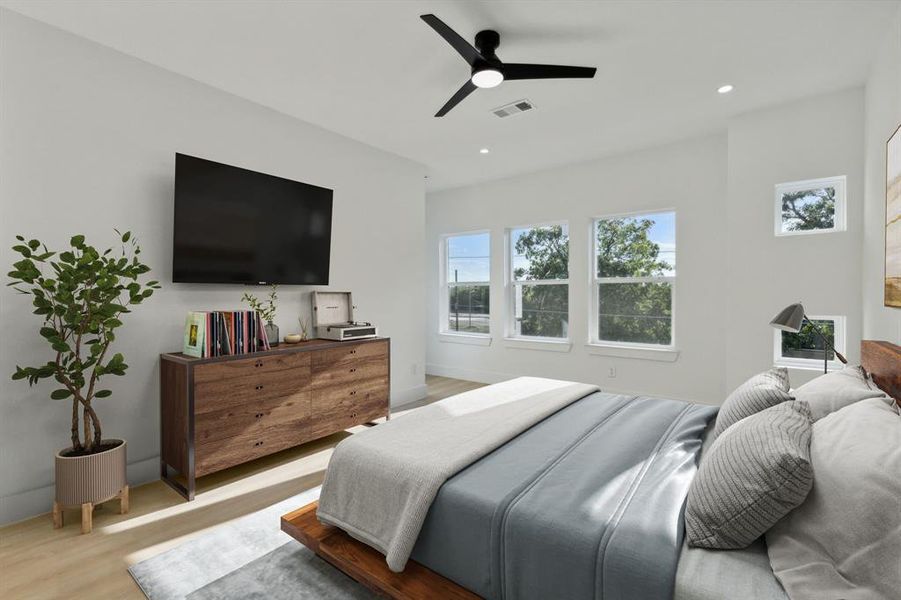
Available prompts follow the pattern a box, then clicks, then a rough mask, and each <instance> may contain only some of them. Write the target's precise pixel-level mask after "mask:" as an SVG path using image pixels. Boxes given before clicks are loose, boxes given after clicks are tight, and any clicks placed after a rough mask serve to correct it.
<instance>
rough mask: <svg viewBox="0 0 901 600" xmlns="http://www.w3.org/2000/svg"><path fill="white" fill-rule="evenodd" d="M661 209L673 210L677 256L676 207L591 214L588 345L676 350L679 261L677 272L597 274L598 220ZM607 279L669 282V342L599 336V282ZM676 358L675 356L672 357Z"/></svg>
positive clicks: (665, 210)
mask: <svg viewBox="0 0 901 600" xmlns="http://www.w3.org/2000/svg"><path fill="white" fill-rule="evenodd" d="M661 213H672V215H673V239H674V240H675V241H674V244H675V253H676V256H677V257H678V253H679V228H678V219H679V215H678V211H677V210H676V209H675V208H660V209H646V210H636V211H629V212H623V213H614V214H608V215H602V216H596V217H592V219H591V224H590V225H589V234H588V235H589V239H590V240H591V243H590V244H589V250H588V252H589V254H588V287H589V289H590V295H591V301H590V303H589V307H588V345H589V346H592V347H597V348H623V349H634V350H651V351H664V352H666V351H675V350H676V278H677V276H678V273H679V271H678V261H677V262H676V274H675V275H665V276H658V277H598V272H597V271H598V269H597V252H598V236H597V227H598V222H599V221H607V220H611V219H623V218H631V217H638V216H642V215H656V214H661ZM602 282H606V283H663V282H666V283H669V285H670V290H671V293H670V343H669V344H642V343H637V342H617V341H613V340H602V339H601V338H600V335H599V334H598V311H599V310H600V300H601V299H600V284H601V283H602ZM672 358H673V359H675V356H673V357H672Z"/></svg>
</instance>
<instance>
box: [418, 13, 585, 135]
mask: <svg viewBox="0 0 901 600" xmlns="http://www.w3.org/2000/svg"><path fill="white" fill-rule="evenodd" d="M419 18H420V19H422V20H423V21H425V22H426V23H428V24H429V26H431V28H432V29H434V30H435V31H437V32H438V35H440V36H441V37H443V38H444V40H445V41H446V42H447V43H448V44H450V45H451V46H453V48H454V50H456V51H457V52H459V53H460V56H462V57H463V60H465V61H466V62H467V63H469V66H470V67H472V75H471V76H470V78H469V79H468V80H467V81H466V83H464V84H463V87H461V88H460V89H459V90H457V93H456V94H454V95H453V96H451V99H450V100H448V101H447V103H446V104H445V105H444V106H442V107H441V110H439V111H438V112H437V113H435V116H436V117H443V116H444V115H446V114H447V113H448V112H450V110H451V109H452V108H453V107H455V106H456V105H457V104H459V103H460V102H461V101H462V100H463V99H464V98H465V97H466V96H468V95H469V94H471V93H472V92H474V91H475V89H476V88H492V87H495V86H498V85H500V84H501V82H503V81H504V80H510V81H512V80H515V79H572V78H582V79H585V78H588V79H590V78H592V77H594V74H595V72H596V71H597V69H596V68H595V67H566V66H561V65H532V64H522V63H503V62H501V59H499V58H498V57H497V54H495V53H494V51H495V50H496V49H497V47H498V46H499V45H500V43H501V36H500V35H499V34H498V32H496V31H493V30H491V29H485V30H484V31H480V32H478V33H477V34H476V39H475V47H473V45H472V44H470V43H469V42H467V41H466V40H465V39H463V38H462V37H461V36H460V34H458V33H457V32H456V31H454V30H453V29H451V28H450V27H448V26H447V23H445V22H444V21H442V20H441V19H439V18H438V17H436V16H435V15H421V16H420V17H419Z"/></svg>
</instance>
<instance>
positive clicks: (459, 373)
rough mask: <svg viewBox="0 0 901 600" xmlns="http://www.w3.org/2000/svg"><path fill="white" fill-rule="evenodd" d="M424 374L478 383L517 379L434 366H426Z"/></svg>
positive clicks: (479, 371)
mask: <svg viewBox="0 0 901 600" xmlns="http://www.w3.org/2000/svg"><path fill="white" fill-rule="evenodd" d="M425 372H426V374H428V375H438V376H439V377H451V378H453V379H464V380H466V381H476V382H478V383H500V382H501V381H507V380H508V379H513V378H514V377H519V376H518V375H514V374H512V373H499V372H497V371H484V370H482V369H462V368H460V367H449V366H445V365H435V364H426V366H425Z"/></svg>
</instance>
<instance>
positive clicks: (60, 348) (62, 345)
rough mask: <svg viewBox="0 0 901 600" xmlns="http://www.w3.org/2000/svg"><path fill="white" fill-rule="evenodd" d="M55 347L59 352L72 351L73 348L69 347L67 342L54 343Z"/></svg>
mask: <svg viewBox="0 0 901 600" xmlns="http://www.w3.org/2000/svg"><path fill="white" fill-rule="evenodd" d="M53 349H54V350H56V351H57V352H71V351H72V348H70V347H69V344H67V343H65V342H57V343H54V344H53Z"/></svg>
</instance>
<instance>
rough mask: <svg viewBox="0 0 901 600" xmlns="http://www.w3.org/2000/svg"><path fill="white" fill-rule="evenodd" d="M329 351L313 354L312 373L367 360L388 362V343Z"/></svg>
mask: <svg viewBox="0 0 901 600" xmlns="http://www.w3.org/2000/svg"><path fill="white" fill-rule="evenodd" d="M345 344H346V345H344V346H340V347H338V348H331V349H329V350H318V351H316V352H314V353H313V373H314V374H315V373H318V372H321V371H327V370H329V369H338V368H341V367H346V366H353V365H356V364H358V363H361V362H366V361H368V360H369V359H376V360H378V361H385V362H387V360H388V342H383V341H379V342H368V343H364V344H351V343H347V342H345Z"/></svg>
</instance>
